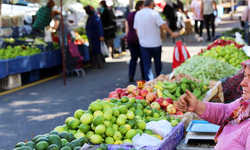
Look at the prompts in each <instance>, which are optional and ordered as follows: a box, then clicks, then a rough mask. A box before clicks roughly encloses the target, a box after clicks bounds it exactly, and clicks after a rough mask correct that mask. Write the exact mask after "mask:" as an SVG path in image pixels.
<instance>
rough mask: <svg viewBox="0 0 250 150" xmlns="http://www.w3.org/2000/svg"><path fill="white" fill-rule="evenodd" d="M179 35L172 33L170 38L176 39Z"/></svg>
mask: <svg viewBox="0 0 250 150" xmlns="http://www.w3.org/2000/svg"><path fill="white" fill-rule="evenodd" d="M179 35H180V34H179V33H177V32H173V33H172V34H171V36H172V37H174V38H176V37H178V36H179Z"/></svg>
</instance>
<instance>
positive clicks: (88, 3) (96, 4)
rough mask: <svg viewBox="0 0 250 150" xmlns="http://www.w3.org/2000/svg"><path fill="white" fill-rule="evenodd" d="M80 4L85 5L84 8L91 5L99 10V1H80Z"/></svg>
mask: <svg viewBox="0 0 250 150" xmlns="http://www.w3.org/2000/svg"><path fill="white" fill-rule="evenodd" d="M80 2H81V3H82V4H83V6H87V5H91V6H92V7H94V8H95V9H96V8H98V6H99V1H98V0H91V1H90V0H80Z"/></svg>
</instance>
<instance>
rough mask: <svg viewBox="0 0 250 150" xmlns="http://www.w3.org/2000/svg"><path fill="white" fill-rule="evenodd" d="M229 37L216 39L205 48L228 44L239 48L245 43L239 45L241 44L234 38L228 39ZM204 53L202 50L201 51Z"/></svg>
mask: <svg viewBox="0 0 250 150" xmlns="http://www.w3.org/2000/svg"><path fill="white" fill-rule="evenodd" d="M228 38H229V37H227V40H226V39H224V40H223V39H218V40H215V41H214V42H213V43H212V44H209V45H208V46H207V48H206V49H205V50H210V49H211V48H213V47H217V46H221V47H223V46H226V45H232V44H233V45H234V46H235V47H236V48H238V49H240V48H242V47H243V46H244V45H239V44H237V43H236V42H235V41H234V40H231V39H230V40H229V39H228ZM201 53H202V52H201Z"/></svg>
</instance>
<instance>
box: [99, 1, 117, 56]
mask: <svg viewBox="0 0 250 150" xmlns="http://www.w3.org/2000/svg"><path fill="white" fill-rule="evenodd" d="M100 4H101V10H100V16H101V21H102V26H103V31H104V38H105V43H106V45H107V46H108V48H109V49H110V50H109V51H110V56H109V57H110V58H114V51H115V49H114V38H115V36H116V34H115V31H116V22H115V15H114V13H113V11H112V9H109V8H108V6H107V4H106V1H101V2H100Z"/></svg>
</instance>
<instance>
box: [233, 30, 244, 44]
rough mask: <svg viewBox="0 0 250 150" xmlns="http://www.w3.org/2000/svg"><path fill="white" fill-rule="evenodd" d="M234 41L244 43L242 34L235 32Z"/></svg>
mask: <svg viewBox="0 0 250 150" xmlns="http://www.w3.org/2000/svg"><path fill="white" fill-rule="evenodd" d="M235 42H236V43H238V44H245V42H244V40H243V39H242V35H241V34H240V33H239V32H236V33H235Z"/></svg>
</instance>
